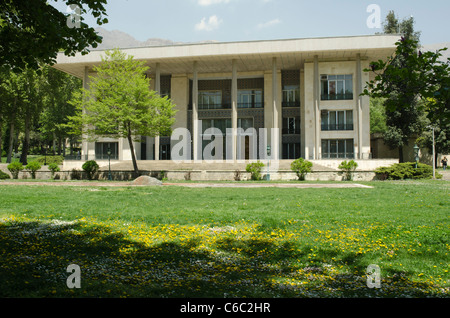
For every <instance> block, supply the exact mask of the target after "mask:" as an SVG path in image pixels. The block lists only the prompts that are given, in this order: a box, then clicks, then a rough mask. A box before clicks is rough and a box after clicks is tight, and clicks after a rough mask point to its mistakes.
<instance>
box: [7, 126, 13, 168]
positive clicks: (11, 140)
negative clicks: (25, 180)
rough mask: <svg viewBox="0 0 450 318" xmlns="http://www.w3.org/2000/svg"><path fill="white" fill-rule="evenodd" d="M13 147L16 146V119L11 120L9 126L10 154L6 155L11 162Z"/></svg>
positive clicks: (8, 161)
mask: <svg viewBox="0 0 450 318" xmlns="http://www.w3.org/2000/svg"><path fill="white" fill-rule="evenodd" d="M13 148H14V121H11V124H10V127H9V145H8V155H7V157H6V162H7V163H11V159H12V153H13Z"/></svg>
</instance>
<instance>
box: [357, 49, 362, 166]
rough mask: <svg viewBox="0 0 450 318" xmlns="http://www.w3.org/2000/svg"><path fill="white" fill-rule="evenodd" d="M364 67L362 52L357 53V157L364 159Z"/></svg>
mask: <svg viewBox="0 0 450 318" xmlns="http://www.w3.org/2000/svg"><path fill="white" fill-rule="evenodd" d="M362 85H363V84H362V68H361V54H359V53H358V54H356V85H355V86H356V92H355V94H356V96H357V99H356V115H357V125H358V126H357V129H358V133H357V135H358V140H357V143H358V155H357V157H356V156H355V157H356V158H358V159H363V154H362V143H363V139H362V130H363V127H362V97H361V93H362Z"/></svg>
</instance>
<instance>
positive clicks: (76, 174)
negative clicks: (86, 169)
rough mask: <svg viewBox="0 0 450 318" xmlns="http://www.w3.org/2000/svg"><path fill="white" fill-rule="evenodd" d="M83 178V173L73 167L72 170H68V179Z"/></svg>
mask: <svg viewBox="0 0 450 318" xmlns="http://www.w3.org/2000/svg"><path fill="white" fill-rule="evenodd" d="M82 178H83V173H82V172H81V171H80V170H78V169H75V168H73V169H72V171H71V172H70V179H71V180H81V179H82Z"/></svg>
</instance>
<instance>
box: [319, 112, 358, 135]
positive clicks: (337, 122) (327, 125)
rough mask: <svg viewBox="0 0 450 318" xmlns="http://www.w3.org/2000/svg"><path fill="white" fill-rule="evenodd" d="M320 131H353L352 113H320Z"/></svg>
mask: <svg viewBox="0 0 450 318" xmlns="http://www.w3.org/2000/svg"><path fill="white" fill-rule="evenodd" d="M321 122H322V125H321V126H322V130H323V131H328V130H353V111H352V110H340V111H327V110H323V111H322V113H321Z"/></svg>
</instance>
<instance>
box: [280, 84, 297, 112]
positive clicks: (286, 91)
mask: <svg viewBox="0 0 450 318" xmlns="http://www.w3.org/2000/svg"><path fill="white" fill-rule="evenodd" d="M282 105H283V107H299V106H300V86H299V85H286V86H284V87H283V103H282Z"/></svg>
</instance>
